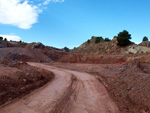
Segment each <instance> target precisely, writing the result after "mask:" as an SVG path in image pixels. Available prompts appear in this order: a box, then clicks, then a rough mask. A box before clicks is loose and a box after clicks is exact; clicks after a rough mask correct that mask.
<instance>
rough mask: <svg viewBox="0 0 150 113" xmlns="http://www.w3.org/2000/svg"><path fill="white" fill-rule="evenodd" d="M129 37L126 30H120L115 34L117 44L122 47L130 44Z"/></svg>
mask: <svg viewBox="0 0 150 113" xmlns="http://www.w3.org/2000/svg"><path fill="white" fill-rule="evenodd" d="M130 39H131V34H129V33H128V31H126V30H124V31H122V32H120V33H119V34H118V36H117V41H118V43H117V45H118V46H123V47H125V46H128V45H130V44H131V41H130Z"/></svg>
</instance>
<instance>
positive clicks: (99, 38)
mask: <svg viewBox="0 0 150 113" xmlns="http://www.w3.org/2000/svg"><path fill="white" fill-rule="evenodd" d="M102 40H103V37H96V38H95V44H97V43H99V42H101V41H102Z"/></svg>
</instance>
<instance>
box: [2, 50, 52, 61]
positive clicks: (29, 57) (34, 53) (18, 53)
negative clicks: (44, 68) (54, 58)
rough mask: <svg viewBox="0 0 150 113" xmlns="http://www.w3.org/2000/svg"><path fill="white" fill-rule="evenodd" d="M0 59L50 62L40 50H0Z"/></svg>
mask: <svg viewBox="0 0 150 113" xmlns="http://www.w3.org/2000/svg"><path fill="white" fill-rule="evenodd" d="M0 53H1V54H0V59H2V60H11V61H13V60H19V61H32V62H50V61H51V60H50V58H48V57H47V56H46V55H44V54H43V53H42V52H41V51H40V50H37V49H27V48H0Z"/></svg>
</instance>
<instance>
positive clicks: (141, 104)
mask: <svg viewBox="0 0 150 113" xmlns="http://www.w3.org/2000/svg"><path fill="white" fill-rule="evenodd" d="M48 65H49V64H48ZM51 65H53V66H56V67H59V68H65V69H70V70H75V71H80V72H87V73H89V74H92V75H93V76H95V77H96V78H97V79H98V80H99V81H100V82H101V83H103V84H104V86H105V88H106V89H107V90H108V92H109V94H110V96H111V97H112V98H113V100H114V101H115V102H116V104H117V106H118V107H119V110H120V112H121V113H149V112H150V90H149V86H150V65H149V64H145V63H140V62H139V61H138V60H135V61H133V62H131V63H129V64H128V63H124V64H71V63H53V64H51Z"/></svg>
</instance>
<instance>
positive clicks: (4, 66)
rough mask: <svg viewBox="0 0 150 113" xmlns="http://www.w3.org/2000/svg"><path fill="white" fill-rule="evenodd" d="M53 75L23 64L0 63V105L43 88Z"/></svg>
mask: <svg viewBox="0 0 150 113" xmlns="http://www.w3.org/2000/svg"><path fill="white" fill-rule="evenodd" d="M53 77H54V75H53V73H51V72H48V71H45V70H42V69H38V68H34V67H32V66H29V65H27V64H26V63H23V62H10V61H1V62H0V105H4V104H8V103H10V102H11V101H12V100H14V99H16V98H20V97H22V96H25V95H27V94H29V93H30V92H32V91H33V90H35V89H37V88H39V87H41V86H43V85H44V84H46V83H47V82H49V81H50V80H51V79H52V78H53Z"/></svg>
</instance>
